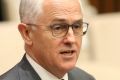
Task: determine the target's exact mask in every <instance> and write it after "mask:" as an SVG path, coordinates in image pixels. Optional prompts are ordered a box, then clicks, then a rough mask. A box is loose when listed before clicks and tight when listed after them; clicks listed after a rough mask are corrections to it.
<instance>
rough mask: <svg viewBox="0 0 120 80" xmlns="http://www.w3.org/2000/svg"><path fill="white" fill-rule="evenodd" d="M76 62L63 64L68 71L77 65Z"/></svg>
mask: <svg viewBox="0 0 120 80" xmlns="http://www.w3.org/2000/svg"><path fill="white" fill-rule="evenodd" d="M75 64H76V63H69V64H64V65H63V70H64V71H65V72H68V71H70V70H72V69H73V68H74V67H75Z"/></svg>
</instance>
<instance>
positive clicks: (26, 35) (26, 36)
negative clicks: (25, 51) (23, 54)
mask: <svg viewBox="0 0 120 80" xmlns="http://www.w3.org/2000/svg"><path fill="white" fill-rule="evenodd" d="M18 30H19V32H20V34H21V36H22V38H23V40H24V41H25V43H26V44H27V45H32V39H31V36H30V29H29V26H27V25H26V24H23V23H20V24H19V25H18Z"/></svg>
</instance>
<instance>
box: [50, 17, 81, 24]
mask: <svg viewBox="0 0 120 80" xmlns="http://www.w3.org/2000/svg"><path fill="white" fill-rule="evenodd" d="M52 22H67V21H66V20H65V19H58V18H56V19H54V20H53V21H52ZM81 22H83V19H78V20H76V21H74V22H73V23H81Z"/></svg>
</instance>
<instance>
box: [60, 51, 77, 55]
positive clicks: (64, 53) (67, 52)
mask: <svg viewBox="0 0 120 80" xmlns="http://www.w3.org/2000/svg"><path fill="white" fill-rule="evenodd" d="M73 53H75V50H65V51H61V52H60V54H63V55H67V56H71V55H72V54H73Z"/></svg>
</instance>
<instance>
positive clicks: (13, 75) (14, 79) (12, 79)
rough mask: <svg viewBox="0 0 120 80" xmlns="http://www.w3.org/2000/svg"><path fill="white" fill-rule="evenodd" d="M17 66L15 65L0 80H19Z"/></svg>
mask: <svg viewBox="0 0 120 80" xmlns="http://www.w3.org/2000/svg"><path fill="white" fill-rule="evenodd" d="M18 78H19V72H18V66H17V65H16V66H15V67H13V68H12V69H10V70H9V71H7V72H6V73H4V74H2V75H1V76H0V80H19V79H18Z"/></svg>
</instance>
